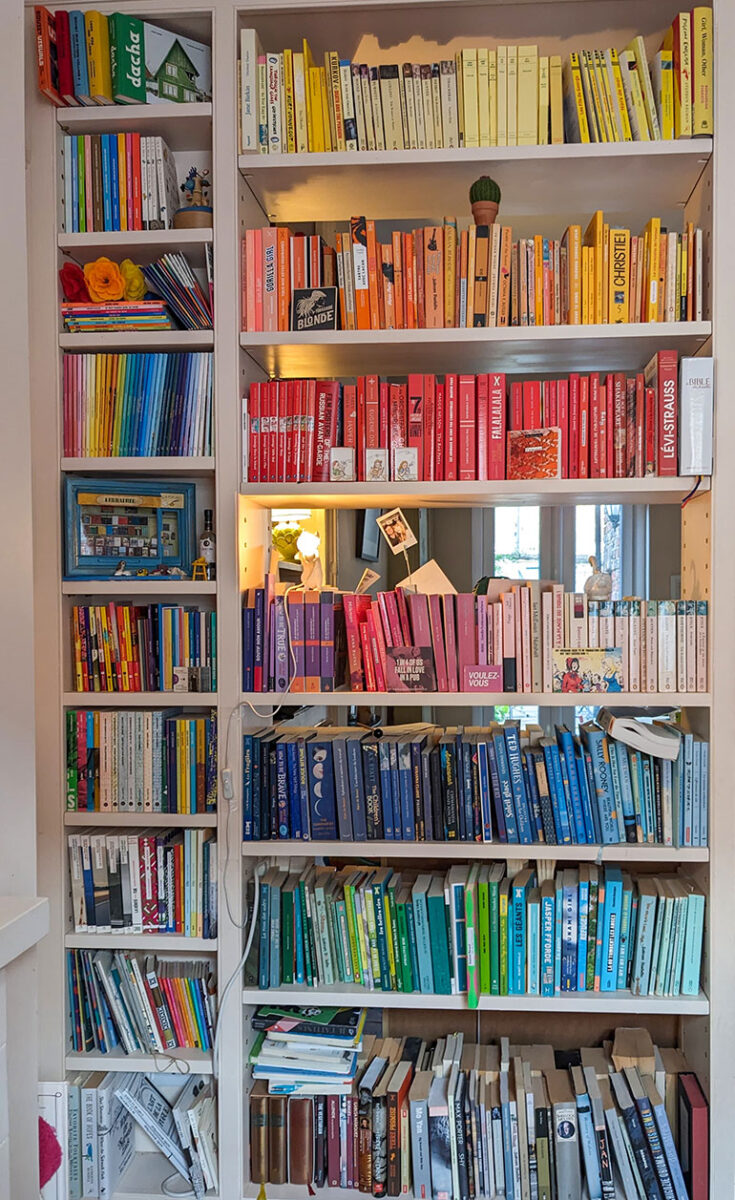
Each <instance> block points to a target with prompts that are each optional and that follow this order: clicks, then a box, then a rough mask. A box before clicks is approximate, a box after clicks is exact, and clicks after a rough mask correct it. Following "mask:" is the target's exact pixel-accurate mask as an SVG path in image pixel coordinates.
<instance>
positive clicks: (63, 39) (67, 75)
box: [54, 8, 79, 108]
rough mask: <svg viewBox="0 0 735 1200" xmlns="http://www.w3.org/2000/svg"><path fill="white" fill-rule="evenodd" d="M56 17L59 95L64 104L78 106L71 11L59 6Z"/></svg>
mask: <svg viewBox="0 0 735 1200" xmlns="http://www.w3.org/2000/svg"><path fill="white" fill-rule="evenodd" d="M54 19H55V21H56V57H57V62H58V66H59V95H60V96H61V99H62V100H63V101H64V104H69V105H73V106H74V107H75V108H76V107H78V105H79V101H78V100H77V98H76V96H75V95H74V71H73V68H72V64H71V37H70V34H69V13H68V12H67V10H66V9H65V8H57V10H56V12H55V13H54Z"/></svg>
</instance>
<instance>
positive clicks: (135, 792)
mask: <svg viewBox="0 0 735 1200" xmlns="http://www.w3.org/2000/svg"><path fill="white" fill-rule="evenodd" d="M65 722H66V808H67V811H68V812H119V813H132V812H137V813H160V812H163V813H181V814H188V813H207V812H214V811H215V809H216V807H217V713H216V711H215V710H214V709H212V710H211V712H210V713H209V716H206V717H205V716H196V715H191V716H189V715H184V714H183V713H182V712H181V711H180V710H177V709H166V710H163V709H158V710H152V711H151V710H146V709H134V710H129V709H121V710H119V711H117V710H115V709H111V708H102V709H91V708H87V709H85V708H68V709H67V710H66V717H65Z"/></svg>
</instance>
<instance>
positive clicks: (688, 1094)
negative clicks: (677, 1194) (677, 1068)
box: [677, 1071, 709, 1200]
mask: <svg viewBox="0 0 735 1200" xmlns="http://www.w3.org/2000/svg"><path fill="white" fill-rule="evenodd" d="M677 1086H678V1094H679V1155H680V1161H681V1170H682V1174H683V1176H684V1183H685V1184H686V1189H687V1194H688V1196H689V1200H708V1197H709V1106H708V1104H707V1100H706V1098H705V1095H704V1093H703V1091H702V1089H701V1087H700V1086H699V1081H698V1079H697V1077H696V1075H694V1074H692V1073H691V1072H690V1071H682V1072H681V1073H680V1074H679V1075H678V1076H677Z"/></svg>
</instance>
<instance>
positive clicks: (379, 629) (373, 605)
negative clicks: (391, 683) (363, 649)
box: [366, 600, 386, 692]
mask: <svg viewBox="0 0 735 1200" xmlns="http://www.w3.org/2000/svg"><path fill="white" fill-rule="evenodd" d="M366 621H367V627H368V633H369V634H370V647H371V649H372V652H373V658H374V659H375V674H376V676H377V680H378V691H379V692H384V691H385V688H386V682H385V663H386V646H385V637H384V636H383V622H382V620H381V617H380V605H379V604H378V602H377V600H371V602H370V611H369V612H368V613H367V614H366Z"/></svg>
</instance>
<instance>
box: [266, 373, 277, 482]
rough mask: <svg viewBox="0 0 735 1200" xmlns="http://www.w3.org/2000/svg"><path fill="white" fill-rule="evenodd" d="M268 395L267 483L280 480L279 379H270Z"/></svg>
mask: <svg viewBox="0 0 735 1200" xmlns="http://www.w3.org/2000/svg"><path fill="white" fill-rule="evenodd" d="M266 392H267V395H268V477H267V479H266V483H276V482H277V480H278V380H276V379H271V380H269V382H268V384H267V386H266Z"/></svg>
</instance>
